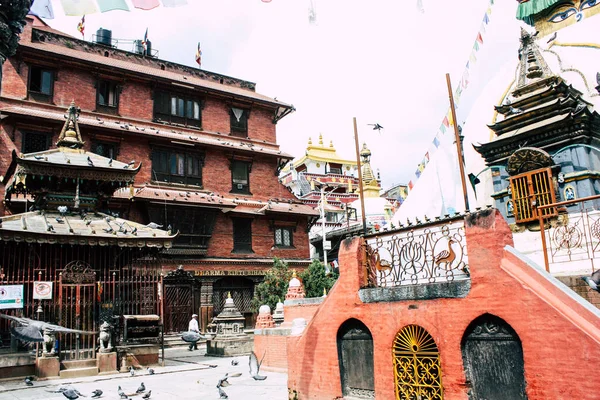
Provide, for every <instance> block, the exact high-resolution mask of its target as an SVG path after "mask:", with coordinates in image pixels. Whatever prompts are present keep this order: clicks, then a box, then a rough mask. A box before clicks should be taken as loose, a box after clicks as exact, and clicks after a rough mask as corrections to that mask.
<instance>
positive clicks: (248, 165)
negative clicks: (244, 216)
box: [230, 159, 252, 195]
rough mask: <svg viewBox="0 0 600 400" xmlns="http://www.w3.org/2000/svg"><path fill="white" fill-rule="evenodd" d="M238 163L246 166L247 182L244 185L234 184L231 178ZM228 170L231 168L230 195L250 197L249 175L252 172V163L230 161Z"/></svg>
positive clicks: (234, 181)
mask: <svg viewBox="0 0 600 400" xmlns="http://www.w3.org/2000/svg"><path fill="white" fill-rule="evenodd" d="M238 163H240V164H245V165H246V176H247V178H246V181H247V182H248V183H246V184H243V183H239V182H236V180H235V178H234V176H233V174H234V171H235V166H236V164H238ZM230 168H231V192H230V193H237V194H249V195H251V194H252V193H251V192H250V173H251V172H252V161H246V160H236V159H232V160H231V165H230ZM240 185H242V186H241V188H240Z"/></svg>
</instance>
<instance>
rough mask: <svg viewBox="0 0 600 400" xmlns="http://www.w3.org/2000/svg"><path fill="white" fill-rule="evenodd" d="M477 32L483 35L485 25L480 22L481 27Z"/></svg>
mask: <svg viewBox="0 0 600 400" xmlns="http://www.w3.org/2000/svg"><path fill="white" fill-rule="evenodd" d="M479 32H483V33H485V24H484V23H483V22H482V23H481V25H480V26H479Z"/></svg>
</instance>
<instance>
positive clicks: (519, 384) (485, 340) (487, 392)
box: [461, 314, 527, 400]
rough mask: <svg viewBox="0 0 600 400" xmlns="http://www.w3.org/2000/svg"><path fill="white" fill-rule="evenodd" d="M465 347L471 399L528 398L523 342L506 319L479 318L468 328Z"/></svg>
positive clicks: (464, 362)
mask: <svg viewBox="0 0 600 400" xmlns="http://www.w3.org/2000/svg"><path fill="white" fill-rule="evenodd" d="M461 347H462V356H463V364H464V367H465V375H466V377H467V385H468V386H470V391H469V399H471V400H483V399H485V400H504V399H513V400H521V399H526V398H527V395H526V393H525V369H524V366H523V348H522V347H521V341H520V340H519V336H518V335H517V333H516V332H515V331H514V330H513V329H512V328H511V327H510V325H508V324H507V323H506V322H505V321H504V320H503V319H501V318H498V317H496V316H494V315H491V314H484V315H482V316H480V317H478V318H477V319H475V320H474V321H473V322H471V324H470V325H469V326H468V327H467V330H466V331H465V334H464V336H463V340H462V344H461Z"/></svg>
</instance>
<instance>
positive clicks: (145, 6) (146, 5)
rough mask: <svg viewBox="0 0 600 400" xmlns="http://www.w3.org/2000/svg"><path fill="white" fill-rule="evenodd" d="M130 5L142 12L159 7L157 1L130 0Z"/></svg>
mask: <svg viewBox="0 0 600 400" xmlns="http://www.w3.org/2000/svg"><path fill="white" fill-rule="evenodd" d="M131 4H133V6H134V7H135V8H140V9H142V10H152V9H153V8H156V7H158V6H160V3H159V2H158V0H131Z"/></svg>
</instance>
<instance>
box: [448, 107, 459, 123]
mask: <svg viewBox="0 0 600 400" xmlns="http://www.w3.org/2000/svg"><path fill="white" fill-rule="evenodd" d="M454 108H455V109H456V108H457V107H456V104H454ZM448 124H449V125H450V126H452V125H454V120H453V119H452V110H450V111H448Z"/></svg>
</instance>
